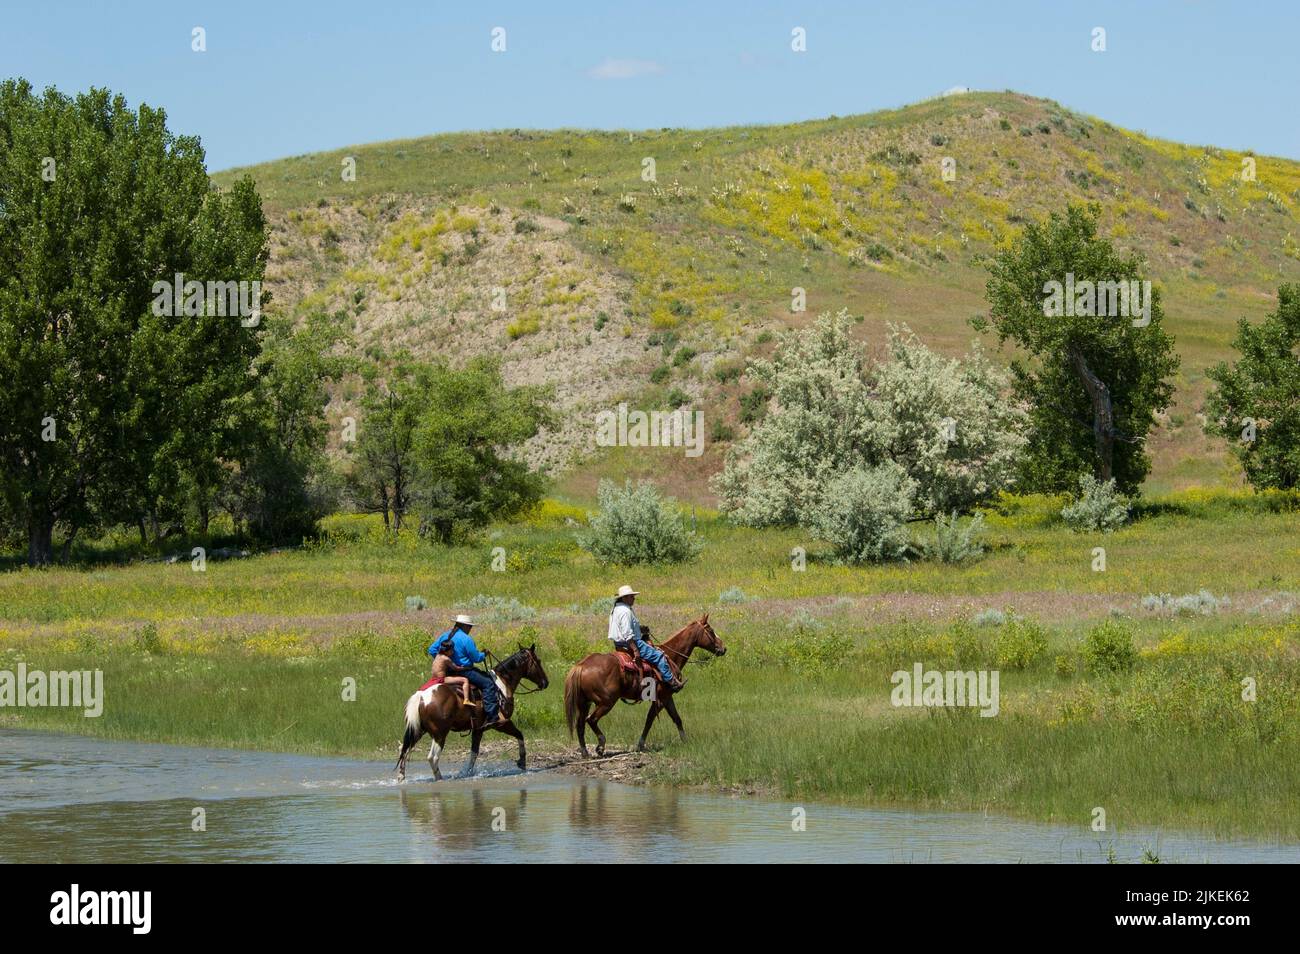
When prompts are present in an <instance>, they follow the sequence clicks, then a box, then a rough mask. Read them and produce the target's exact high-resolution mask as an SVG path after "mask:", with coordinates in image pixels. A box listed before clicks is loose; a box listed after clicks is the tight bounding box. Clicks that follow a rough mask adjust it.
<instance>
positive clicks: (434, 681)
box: [416, 676, 442, 692]
mask: <svg viewBox="0 0 1300 954" xmlns="http://www.w3.org/2000/svg"><path fill="white" fill-rule="evenodd" d="M441 684H442V676H434V677H433V678H432V679H430V680H429V681H428V682H426V683H425V684H424V685H423V686H421V687H420V688H419V689H417V690H416V691H417V692H424V690H426V689H431V688H433V687H434V686H437V685H441Z"/></svg>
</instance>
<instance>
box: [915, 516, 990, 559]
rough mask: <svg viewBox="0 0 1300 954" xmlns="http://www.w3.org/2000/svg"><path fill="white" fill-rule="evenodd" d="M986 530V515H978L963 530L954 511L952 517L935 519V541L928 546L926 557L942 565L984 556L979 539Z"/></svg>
mask: <svg viewBox="0 0 1300 954" xmlns="http://www.w3.org/2000/svg"><path fill="white" fill-rule="evenodd" d="M983 529H984V515H983V514H979V513H977V514H976V515H975V516H974V517H972V518H971V521H970V523H968V524H966V526H965V528H964V529H963V528H962V527H961V526H960V524H959V522H958V519H957V513H956V511H954V512H953V513H952V514H951V516H947V517H945V516H944V515H943V514H939V515H938V516H937V517H935V518H934V540H932V541H931V542H930V543H928V544H926V547H925V555H926V556H927V557H929V558H930V559H931V560H937V561H939V562H940V563H965V562H966V561H967V560H974V559H975V558H976V557H979V556H982V555H983V553H984V547H983V545H982V544H981V543H980V542H979V540H978V539H977V538H978V536H979V534H980V532H981V531H982V530H983Z"/></svg>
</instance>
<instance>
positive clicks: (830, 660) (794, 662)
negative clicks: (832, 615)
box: [755, 632, 853, 675]
mask: <svg viewBox="0 0 1300 954" xmlns="http://www.w3.org/2000/svg"><path fill="white" fill-rule="evenodd" d="M852 650H853V641H852V640H851V639H849V638H848V637H847V636H842V635H838V634H836V633H816V634H813V633H807V632H801V633H800V634H799V635H797V636H791V637H789V638H786V639H778V640H768V641H765V642H761V643H759V644H758V646H757V648H756V652H755V655H756V657H757V661H758V663H759V664H760V665H763V666H784V667H788V668H790V669H793V670H795V671H796V672H798V673H801V674H803V675H817V674H821V673H826V672H829V671H831V670H833V669H835V668H836V667H838V666H841V665H843V663H844V658H845V656H847V655H848V654H849V653H851V652H852Z"/></svg>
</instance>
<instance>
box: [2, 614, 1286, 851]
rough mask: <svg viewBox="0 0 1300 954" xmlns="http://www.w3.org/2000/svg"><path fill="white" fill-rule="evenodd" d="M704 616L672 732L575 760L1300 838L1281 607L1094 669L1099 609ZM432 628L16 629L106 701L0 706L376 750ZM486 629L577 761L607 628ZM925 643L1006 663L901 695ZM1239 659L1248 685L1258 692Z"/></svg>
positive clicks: (230, 741)
mask: <svg viewBox="0 0 1300 954" xmlns="http://www.w3.org/2000/svg"><path fill="white" fill-rule="evenodd" d="M713 621H714V623H715V626H716V628H717V630H718V633H719V635H720V636H721V637H722V638H723V639H724V640H725V641H726V643H727V645H728V653H727V656H725V657H723V658H721V659H711V658H700V657H698V655H697V659H696V660H695V661H693V664H692V665H691V667H690V668H689V670H688V674H689V676H690V684H689V685H688V687H687V689H686V690H685V691H684V693H683V694H682V696H681V698H680V700H679V709H680V711H681V714H682V717H683V719H684V721H685V724H686V728H687V732H688V737H687V740H686V741H685V742H681V741H679V740H678V739H677V736H676V732H675V731H674V730H673V728H672V726H671V723H670V722H668V721H667V720H663V721H661V722H659V723H658V724H657V725H656V726H655V729H654V731H653V732H652V734H651V739H650V747H651V754H650V755H649V756H648V757H644V758H636V759H631V760H628V761H627V764H626V765H620V766H617V767H614V768H610V769H602V768H599V767H588V768H583V767H578V768H569V769H567V770H568V771H590V772H591V773H592V774H594V775H599V776H603V777H612V776H613V775H615V774H617V775H618V778H617V780H619V781H625V782H641V781H648V782H656V783H665V784H671V785H678V786H686V787H691V788H697V789H701V790H713V791H721V792H732V793H745V794H756V795H764V796H769V797H773V798H782V799H793V798H807V799H816V800H820V801H825V802H829V803H837V804H844V805H857V806H877V807H883V806H905V807H909V808H915V809H924V810H929V811H978V812H992V813H999V814H1005V815H1010V816H1017V817H1022V818H1029V819H1035V820H1039V821H1050V822H1055V823H1058V824H1067V825H1079V826H1084V827H1086V826H1089V825H1090V824H1091V823H1092V821H1093V819H1094V817H1095V814H1096V810H1097V809H1099V808H1100V809H1102V810H1103V811H1104V812H1105V814H1106V817H1107V818H1108V819H1109V822H1110V824H1112V825H1116V824H1118V825H1125V826H1156V827H1171V828H1179V829H1186V830H1190V831H1202V832H1207V833H1212V834H1214V835H1217V836H1234V835H1242V836H1255V837H1267V838H1277V839H1281V840H1284V841H1296V840H1300V813H1297V812H1296V811H1295V806H1296V805H1297V804H1300V778H1298V777H1297V774H1296V773H1295V772H1294V770H1293V767H1294V765H1296V764H1298V763H1300V718H1298V716H1300V711H1297V706H1298V705H1300V702H1298V701H1297V700H1300V662H1298V661H1300V624H1298V623H1296V622H1292V621H1289V620H1288V621H1278V622H1272V623H1265V622H1260V621H1257V620H1244V619H1234V618H1231V617H1223V618H1220V617H1218V616H1201V615H1197V616H1194V617H1174V618H1165V617H1156V618H1151V619H1133V620H1115V621H1112V624H1113V625H1115V626H1118V627H1120V628H1121V629H1122V630H1123V631H1124V632H1127V633H1128V634H1129V636H1130V637H1131V639H1132V641H1133V644H1134V646H1135V648H1136V650H1137V655H1136V657H1135V658H1134V659H1133V660H1132V666H1131V668H1127V669H1122V670H1120V671H1114V672H1109V671H1090V669H1089V662H1088V658H1087V651H1086V648H1085V647H1086V646H1088V645H1089V633H1090V632H1091V631H1092V630H1093V629H1095V626H1093V627H1089V626H1088V625H1086V624H1085V625H1080V626H1067V625H1057V626H1040V625H1037V624H1033V623H1030V622H1026V621H1020V622H1017V621H1016V620H1015V619H1014V618H1012V619H1010V620H1004V621H1002V622H1001V623H1000V624H998V623H996V622H990V623H988V624H987V625H980V626H976V625H971V624H969V623H964V622H963V623H955V624H946V623H935V624H925V625H920V624H906V623H904V624H897V623H895V624H886V625H883V626H874V627H873V626H863V625H861V624H860V623H856V622H855V621H854V620H853V619H852V618H851V617H848V616H845V615H843V614H842V613H841V614H839V615H837V614H834V613H828V614H826V615H824V616H823V617H821V618H814V617H811V616H808V617H806V618H801V619H800V620H799V621H798V622H797V623H795V624H794V625H791V626H788V627H786V628H784V629H780V630H774V629H773V628H772V627H771V625H770V623H769V621H768V619H767V617H766V614H765V613H762V612H759V613H756V614H754V615H752V616H751V615H750V614H748V613H747V612H746V609H745V607H743V606H737V607H732V608H729V609H728V610H724V611H722V612H720V613H718V614H716V615H715V616H714V617H713ZM656 622H657V623H658V626H657V628H658V629H659V631H660V632H663V631H664V630H665V629H666V627H665V625H664V624H663V623H661V622H659V621H658V620H657V619H656ZM1112 624H1108V625H1112ZM593 628H594V627H588V629H593ZM426 635H427V631H421V628H412V630H411V631H410V632H408V633H406V634H405V635H401V636H394V637H375V638H369V639H367V638H361V637H355V638H350V639H338V640H334V641H333V642H331V643H328V644H312V643H300V642H296V641H281V642H277V641H276V640H275V639H273V638H270V637H268V636H267V635H265V634H261V635H258V636H255V637H251V638H249V639H247V640H244V641H242V642H232V641H230V640H226V641H223V642H221V643H220V644H214V643H212V642H210V641H203V640H193V641H184V640H172V639H164V638H162V637H160V636H159V635H158V634H157V633H156V631H153V630H148V629H146V630H143V631H142V633H141V634H139V635H137V636H136V637H135V638H133V639H127V640H105V641H101V642H98V643H95V644H93V645H91V644H85V645H82V646H80V647H76V648H71V647H69V648H59V647H52V646H49V645H43V644H42V643H41V642H40V641H29V642H27V643H25V644H24V645H22V646H14V645H11V646H9V647H8V648H6V649H4V650H3V651H0V669H10V670H12V669H14V668H15V666H16V664H17V663H18V662H19V661H20V660H21V661H22V662H23V663H24V664H25V665H26V666H27V667H28V669H29V670H36V669H39V670H45V671H57V670H67V669H74V668H75V669H84V668H97V669H100V670H102V671H103V674H104V676H103V678H104V686H105V690H104V691H105V699H104V711H103V714H102V715H101V716H99V717H98V718H86V717H85V716H84V715H83V714H82V713H81V712H80V711H78V710H73V709H68V708H39V709H22V710H17V709H6V710H0V719H3V724H5V725H10V726H21V727H24V728H38V729H40V728H43V729H53V730H58V731H64V732H75V733H81V734H88V735H93V736H98V737H103V738H108V739H122V740H126V739H131V740H146V741H158V742H170V743H177V744H184V745H203V746H219V747H231V748H246V749H264V750H269V751H279V752H295V753H305V754H331V755H350V756H356V757H362V758H370V759H388V760H391V759H393V758H395V755H396V746H397V741H398V736H399V734H400V728H401V706H402V702H403V700H404V699H405V698H406V696H407V695H409V693H410V692H411V691H412V690H413V689H414V688H415V687H416V686H417V685H418V684H419V682H420V681H421V679H422V673H423V666H424V664H423V663H422V662H421V659H422V658H423V657H422V654H423V649H424V642H425V639H426ZM490 638H491V644H492V645H494V646H496V647H497V648H498V650H499V651H500V650H504V649H505V648H506V647H508V646H510V645H513V643H514V642H515V641H518V640H524V641H534V640H535V641H537V643H538V646H539V651H540V653H541V656H542V659H543V662H544V665H545V666H546V669H547V673H548V676H549V677H550V680H551V687H550V689H549V690H547V691H546V692H541V693H536V694H532V695H529V696H527V697H524V698H522V699H521V700H520V703H519V711H518V714H517V722H518V724H519V725H520V727H521V728H522V729H523V731H524V732H525V734H526V735H527V737H528V740H529V745H530V749H531V754H532V756H533V758H534V760H535V761H534V764H541V760H542V759H552V760H558V759H562V758H565V757H566V756H567V757H569V758H572V756H573V753H574V745H573V743H572V742H570V741H569V739H568V737H567V730H566V727H565V725H564V721H563V710H562V690H561V685H562V680H563V676H564V673H565V672H566V671H567V668H568V666H569V665H570V664H571V662H572V661H573V660H574V659H576V658H580V657H581V656H582V655H585V653H586V652H587V651H588V650H589V649H593V648H599V646H600V643H599V641H598V638H593V637H592V636H591V635H590V634H588V636H587V638H586V639H581V638H580V637H579V635H578V634H577V633H573V632H566V631H564V630H558V631H548V632H539V631H538V630H537V629H536V628H535V627H533V626H531V625H528V624H513V625H502V626H498V627H494V628H493V630H492V631H491V637H490ZM485 641H486V638H485ZM1094 641H1095V640H1094ZM917 663H920V664H921V665H922V666H923V668H925V669H927V670H931V669H934V670H941V671H942V670H954V669H960V670H964V671H965V670H969V671H997V672H999V676H1000V682H999V691H1000V692H999V695H1000V698H999V700H998V705H997V714H996V716H993V717H988V718H985V717H981V716H980V715H979V714H978V710H977V709H975V708H970V707H967V708H935V707H930V708H926V707H900V706H895V705H894V704H893V702H894V690H895V688H896V687H895V684H894V682H893V681H891V675H892V674H893V673H894V672H896V671H909V672H910V671H911V670H912V668H913V667H914V666H915V665H916V664H917ZM1243 679H1248V680H1252V681H1253V685H1254V687H1255V691H1254V697H1253V699H1251V700H1247V699H1244V698H1243V683H1242V680H1243ZM644 715H645V710H644V708H643V707H641V706H628V705H620V706H619V707H618V708H617V709H616V710H615V711H614V712H613V713H611V714H610V716H609V717H608V718H607V719H606V720H605V722H604V723H603V726H604V728H605V731H606V733H607V735H608V736H609V739H610V748H611V750H619V749H626V748H628V747H630V746H631V745H632V744H634V743H635V740H636V738H637V737H638V735H639V732H640V728H641V724H642V722H643V720H644ZM466 747H467V740H466V739H465V738H463V737H462V738H458V739H454V740H453V741H452V742H451V743H450V744H449V746H448V750H447V752H446V754H445V756H444V758H445V759H446V760H447V761H449V762H450V763H451V764H452V765H453V766H457V765H459V762H460V760H461V759H462V758H463V756H464V753H465V750H466ZM487 752H488V754H489V755H490V754H494V753H497V752H500V753H502V754H503V756H510V755H512V753H513V743H511V742H509V740H504V739H503V740H501V741H500V742H497V741H493V742H492V743H491V744H490V745H489V747H488V749H487ZM420 754H423V753H422V752H421V753H420ZM413 764H414V765H415V766H416V767H417V768H418V766H419V761H418V759H417V760H415V761H414V762H413Z"/></svg>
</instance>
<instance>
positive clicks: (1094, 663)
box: [1083, 619, 1137, 673]
mask: <svg viewBox="0 0 1300 954" xmlns="http://www.w3.org/2000/svg"><path fill="white" fill-rule="evenodd" d="M1083 659H1084V663H1085V664H1086V665H1087V667H1088V671H1089V672H1092V673H1105V672H1128V671H1129V670H1130V669H1132V668H1133V665H1134V664H1135V663H1136V662H1137V650H1136V649H1134V648H1133V634H1132V633H1131V632H1129V629H1128V627H1127V626H1125V625H1124V624H1122V623H1119V622H1117V621H1115V620H1110V619H1108V620H1106V621H1105V622H1104V623H1100V624H1098V625H1097V626H1095V627H1093V628H1092V629H1091V630H1090V631H1089V632H1088V635H1087V636H1086V637H1085V638H1084V640H1083Z"/></svg>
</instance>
